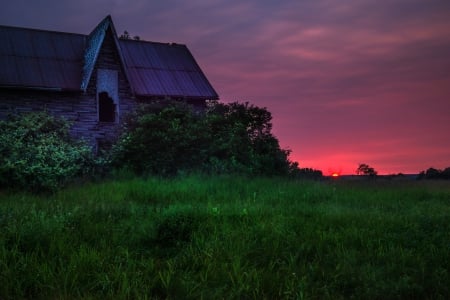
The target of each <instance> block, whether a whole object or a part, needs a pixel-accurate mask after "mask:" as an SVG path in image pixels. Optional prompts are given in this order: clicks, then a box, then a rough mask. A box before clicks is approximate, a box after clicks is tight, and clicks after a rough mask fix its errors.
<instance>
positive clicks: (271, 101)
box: [0, 0, 450, 174]
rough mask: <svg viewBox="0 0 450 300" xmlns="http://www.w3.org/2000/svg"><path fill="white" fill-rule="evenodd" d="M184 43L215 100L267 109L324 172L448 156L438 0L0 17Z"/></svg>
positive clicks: (445, 22)
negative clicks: (101, 27)
mask: <svg viewBox="0 0 450 300" xmlns="http://www.w3.org/2000/svg"><path fill="white" fill-rule="evenodd" d="M108 14H111V15H112V17H113V21H114V23H115V26H116V29H117V31H118V32H119V33H122V32H123V31H124V30H127V31H128V32H130V34H131V35H133V36H134V35H139V36H140V37H141V39H144V40H150V41H159V42H178V43H183V44H186V45H187V46H188V47H189V49H190V50H191V52H192V53H193V55H194V57H195V58H196V60H197V62H198V63H199V65H200V66H201V68H202V69H203V71H204V72H205V73H206V76H207V77H208V79H209V80H210V82H211V83H212V85H213V86H214V87H215V89H216V91H217V92H218V93H219V95H220V97H221V100H222V101H225V102H230V101H249V102H250V103H253V104H255V105H258V106H262V107H267V108H268V110H269V111H271V112H272V114H273V116H274V119H273V123H274V133H275V135H276V136H277V137H278V139H279V140H280V143H281V145H282V147H284V148H289V149H291V150H292V154H291V159H293V160H295V161H298V162H299V164H300V166H301V167H312V168H316V169H320V170H322V171H323V172H324V174H329V173H331V172H335V171H337V172H341V173H344V174H353V173H354V172H355V169H356V168H357V166H358V164H359V163H367V164H369V165H370V166H372V167H374V168H375V169H376V170H378V171H379V173H382V174H389V173H398V172H403V173H416V172H419V171H421V170H425V169H427V168H429V167H435V168H445V167H449V166H450V1H448V0H429V1H423V0H384V1H377V0H339V1H336V0H280V1H269V0H240V1H237V0H189V1H181V0H164V1H162V0H161V1H148V0H137V1H133V0H113V1H107V0H77V1H73V0H71V1H66V0H59V1H57V0H55V1H50V0H44V1H42V0H41V1H27V0H15V1H8V2H6V1H5V3H2V9H1V10H0V24H2V25H12V26H20V27H32V28H41V29H49V30H58V31H67V32H76V33H83V34H88V33H89V32H90V31H91V30H92V29H93V28H94V26H95V25H97V23H98V22H100V21H101V19H103V18H104V17H105V16H106V15H108Z"/></svg>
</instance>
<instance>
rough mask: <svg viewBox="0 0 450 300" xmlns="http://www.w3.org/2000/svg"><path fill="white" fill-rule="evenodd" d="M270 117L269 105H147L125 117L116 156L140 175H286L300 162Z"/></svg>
mask: <svg viewBox="0 0 450 300" xmlns="http://www.w3.org/2000/svg"><path fill="white" fill-rule="evenodd" d="M271 119H272V116H271V114H270V112H268V111H267V110H266V109H265V108H259V107H256V106H253V105H249V104H248V103H243V104H242V103H237V102H235V103H231V104H222V103H218V102H212V103H210V105H209V107H208V109H207V110H206V111H205V112H202V113H196V112H194V111H192V109H191V108H190V107H189V106H186V105H183V104H179V103H178V104H177V103H175V104H173V105H170V106H167V107H165V108H162V109H161V108H158V107H155V106H151V105H146V106H142V107H141V108H140V109H138V110H137V111H136V112H134V113H133V114H131V115H129V116H128V117H127V118H126V121H125V123H124V128H123V134H122V135H121V137H120V139H119V142H118V143H117V145H116V146H115V147H114V149H113V160H114V162H115V164H116V166H118V167H126V168H130V169H132V170H134V171H135V172H137V173H139V174H147V173H151V174H162V175H167V174H176V173H177V172H180V171H190V170H200V171H206V172H212V173H245V174H255V175H256V174H257V175H286V174H289V173H290V172H291V171H292V170H293V168H294V169H295V168H296V165H295V164H293V163H291V162H290V161H289V159H288V156H289V153H290V151H288V150H284V149H281V148H280V145H279V143H278V140H277V139H276V138H275V137H274V136H273V135H272V133H271V129H272V124H271Z"/></svg>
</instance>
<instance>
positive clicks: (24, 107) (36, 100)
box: [0, 16, 218, 147]
mask: <svg viewBox="0 0 450 300" xmlns="http://www.w3.org/2000/svg"><path fill="white" fill-rule="evenodd" d="M171 99H172V100H181V101H186V102H188V103H190V104H193V105H196V106H199V107H203V106H204V105H205V103H206V101H207V100H215V99H218V95H217V93H216V92H215V90H214V88H213V87H212V86H211V84H210V83H209V81H208V79H207V78H206V77H205V75H204V74H203V72H202V70H201V69H200V67H199V66H198V64H197V62H196V61H195V59H194V57H193V56H192V54H191V53H190V51H189V50H188V48H187V47H186V46H185V45H180V44H174V43H156V42H147V41H140V40H130V39H120V38H118V36H117V33H116V30H115V28H114V24H113V21H112V19H111V17H110V16H107V17H106V18H105V19H104V20H103V21H101V22H100V24H98V25H97V27H95V28H94V30H93V31H92V32H91V33H90V34H89V35H83V34H74V33H63V32H54V31H44V30H36V29H25V28H16V27H9V26H0V119H4V118H6V117H7V115H8V114H11V113H21V112H28V111H42V110H45V111H47V112H49V113H51V114H53V115H58V116H63V117H64V118H66V119H67V120H69V121H70V122H71V123H72V127H71V134H72V135H73V136H74V137H78V138H85V139H87V140H88V141H89V142H90V143H91V144H92V145H93V146H94V147H98V146H100V147H101V146H102V145H104V144H105V143H106V144H107V143H108V141H110V140H111V139H112V138H113V137H114V136H115V135H116V133H117V128H118V124H119V123H120V121H121V119H122V118H123V116H124V115H126V114H127V113H128V112H130V111H132V110H133V109H134V108H136V106H137V105H138V103H148V102H152V101H168V100H171Z"/></svg>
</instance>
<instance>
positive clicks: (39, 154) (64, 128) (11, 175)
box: [0, 112, 95, 192]
mask: <svg viewBox="0 0 450 300" xmlns="http://www.w3.org/2000/svg"><path fill="white" fill-rule="evenodd" d="M94 162H95V161H94V158H93V156H92V153H91V149H90V147H89V146H87V145H86V144H85V143H82V142H80V141H75V140H73V139H71V138H70V136H69V124H68V122H67V121H65V120H64V119H62V118H56V117H53V116H50V115H49V114H47V113H44V112H39V113H27V114H22V115H14V116H10V117H9V119H8V120H6V121H0V186H1V187H8V188H14V189H22V190H27V191H33V192H41V191H54V190H56V189H58V188H59V187H61V186H63V185H64V184H66V183H67V182H68V181H70V180H72V179H74V178H76V177H77V176H80V175H83V174H86V173H87V172H89V170H90V169H91V168H92V166H93V165H94Z"/></svg>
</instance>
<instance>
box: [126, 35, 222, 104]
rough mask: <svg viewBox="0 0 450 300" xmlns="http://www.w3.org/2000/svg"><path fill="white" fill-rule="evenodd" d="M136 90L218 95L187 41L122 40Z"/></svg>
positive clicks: (210, 97)
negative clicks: (186, 43)
mask: <svg viewBox="0 0 450 300" xmlns="http://www.w3.org/2000/svg"><path fill="white" fill-rule="evenodd" d="M119 45H120V48H121V50H122V54H123V59H124V62H125V65H126V67H127V69H128V74H129V76H130V80H131V82H132V84H133V86H134V90H135V92H136V94H139V95H171V96H184V97H202V98H209V99H217V98H218V96H217V93H216V92H215V91H214V89H213V87H212V86H211V84H210V83H209V82H208V80H207V79H206V77H205V75H204V74H203V72H202V70H201V69H200V67H199V66H198V64H197V62H196V61H195V59H194V57H193V56H192V54H191V53H190V51H189V50H188V48H187V47H186V46H185V45H179V44H163V43H154V42H142V41H134V40H119Z"/></svg>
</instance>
